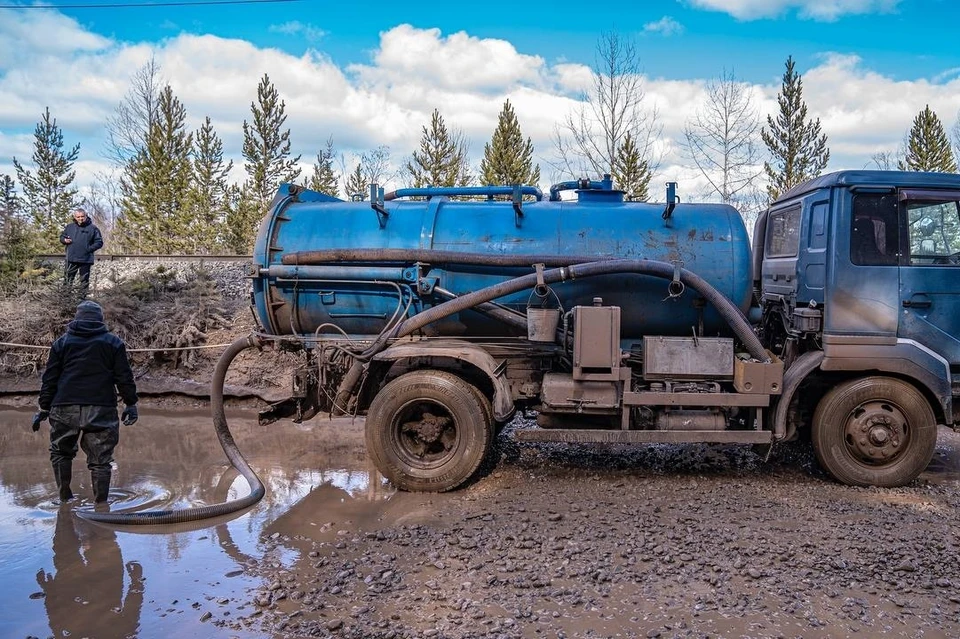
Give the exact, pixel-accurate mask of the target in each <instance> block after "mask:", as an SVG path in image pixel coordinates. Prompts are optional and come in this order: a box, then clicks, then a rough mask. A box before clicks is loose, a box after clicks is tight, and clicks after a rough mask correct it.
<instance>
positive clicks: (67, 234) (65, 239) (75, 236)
mask: <svg viewBox="0 0 960 639" xmlns="http://www.w3.org/2000/svg"><path fill="white" fill-rule="evenodd" d="M60 243H61V244H63V245H64V246H66V247H67V268H66V271H65V273H64V275H65V277H66V280H67V283H68V284H72V283H73V280H74V279H75V278H76V277H77V275H78V274H79V275H80V289H81V291H83V293H86V292H87V287H88V286H89V285H90V267H92V266H93V253H94V251H98V250H100V249H101V248H103V236H102V235H101V234H100V229H98V228H97V226H96V225H95V224H94V223H93V221H92V220H91V219H90V216H88V215H87V212H86V211H84V210H83V209H77V210H76V211H74V212H73V221H72V222H70V223H69V224H67V226H66V228H64V229H63V233H61V234H60Z"/></svg>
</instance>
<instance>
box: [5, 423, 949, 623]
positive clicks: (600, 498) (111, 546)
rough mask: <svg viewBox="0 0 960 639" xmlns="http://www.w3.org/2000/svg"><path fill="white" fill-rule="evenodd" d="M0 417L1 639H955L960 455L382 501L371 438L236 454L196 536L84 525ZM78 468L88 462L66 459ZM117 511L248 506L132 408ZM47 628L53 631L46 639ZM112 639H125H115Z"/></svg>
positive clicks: (594, 476) (944, 440)
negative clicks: (218, 517)
mask: <svg viewBox="0 0 960 639" xmlns="http://www.w3.org/2000/svg"><path fill="white" fill-rule="evenodd" d="M30 415H31V414H30V413H29V412H28V411H25V410H7V411H0V425H2V426H3V429H2V430H0V433H2V435H0V456H2V458H3V462H4V463H3V464H2V465H0V480H2V485H3V490H2V491H0V502H2V503H0V541H2V542H3V543H2V544H0V561H2V565H3V566H4V574H5V585H6V587H7V599H8V601H9V602H10V603H11V605H5V606H2V607H0V636H4V637H7V636H10V637H30V636H34V637H47V636H51V634H52V635H55V636H66V634H65V633H69V634H70V636H81V637H82V636H86V637H117V636H133V637H138V638H139V639H150V638H153V637H157V638H162V639H174V638H178V637H207V638H217V639H219V638H230V639H233V638H240V639H266V638H271V639H273V638H277V639H279V638H284V639H286V638H299V637H316V636H319V637H326V636H330V637H384V638H386V637H391V638H392V637H450V638H460V637H958V636H960V545H958V539H957V535H956V532H955V531H956V530H957V528H958V523H960V521H958V519H960V516H958V514H957V513H958V506H960V435H958V434H955V433H952V432H950V431H947V430H943V429H941V432H940V440H939V444H938V448H937V452H936V455H935V458H934V461H933V463H932V464H931V465H930V467H929V468H928V470H927V472H925V473H924V474H923V475H922V476H921V478H920V479H919V480H917V481H916V482H914V483H913V484H911V485H910V486H907V487H904V488H897V489H872V488H850V487H846V486H841V485H838V484H836V483H835V482H833V481H831V480H830V479H829V478H828V477H826V476H825V475H824V474H823V473H822V472H821V471H820V470H819V468H818V467H817V463H816V460H815V458H814V456H813V454H812V452H811V451H810V449H809V447H806V446H803V445H792V446H789V447H785V448H782V449H778V450H776V451H775V452H774V456H773V457H772V458H771V459H770V460H769V461H764V459H763V458H762V457H760V456H758V455H757V454H756V453H755V452H753V451H752V450H751V449H750V448H746V447H738V446H706V445H692V446H665V445H657V446H619V445H562V444H527V443H524V444H518V443H516V441H515V440H514V439H513V437H512V434H511V428H512V427H511V428H508V430H507V431H506V432H505V433H504V434H503V435H501V436H500V437H499V438H498V440H497V449H496V453H495V455H494V456H493V459H492V460H491V462H490V463H488V464H487V465H486V466H485V468H484V469H483V472H482V473H481V474H480V476H479V477H478V478H477V479H476V480H475V481H473V482H472V483H471V484H470V485H468V486H467V487H465V488H464V489H462V490H459V491H456V492H452V493H447V494H411V493H397V492H396V491H394V490H393V489H392V488H391V487H390V486H389V485H388V484H387V483H386V482H384V481H383V480H382V478H380V477H379V476H378V475H376V473H375V472H374V471H373V470H372V468H371V466H370V464H369V462H368V461H367V459H366V456H365V453H364V450H363V423H362V420H358V421H356V422H352V421H350V420H336V421H333V422H330V421H327V420H324V419H315V420H312V421H311V422H309V423H308V424H304V425H295V424H292V423H289V422H281V423H278V424H274V425H272V426H270V427H267V428H263V427H259V426H258V425H257V424H256V419H255V415H254V414H253V413H250V412H242V413H234V414H232V415H231V418H230V423H231V429H232V430H233V433H234V437H235V438H236V440H237V443H238V445H239V446H240V448H241V450H243V452H244V454H245V455H246V457H247V459H248V460H249V461H250V462H251V465H252V466H253V467H254V469H255V470H256V471H257V472H258V474H260V476H261V478H263V479H264V482H265V483H266V484H267V487H268V488H267V496H266V497H265V498H264V500H263V501H262V502H261V503H259V504H258V505H257V506H255V507H254V508H253V509H251V510H250V511H248V512H247V513H244V514H242V515H241V516H239V517H234V518H231V519H227V520H225V521H214V522H207V523H205V524H203V525H199V526H194V527H189V526H186V527H149V526H148V527H145V528H147V529H150V530H136V531H131V530H130V529H129V528H128V529H124V528H118V529H112V528H109V527H102V526H93V525H90V524H86V523H84V522H82V521H80V520H78V519H77V518H76V517H75V515H74V514H73V511H74V510H83V509H85V508H89V507H90V504H89V497H90V495H89V494H88V493H89V486H88V485H86V480H85V479H84V475H85V470H84V469H83V466H82V460H77V462H76V465H75V469H74V473H75V477H76V478H77V479H78V485H77V486H75V492H77V493H78V495H79V499H78V500H77V502H76V503H73V504H71V505H70V506H68V507H66V508H62V507H58V505H57V504H56V503H55V502H54V501H53V500H52V496H53V495H54V494H55V487H54V485H53V478H52V475H51V473H50V470H49V466H48V462H47V452H46V443H45V432H42V433H40V434H38V435H34V434H33V433H30V432H29V428H28V424H29V417H30ZM81 457H82V455H81ZM117 464H118V469H117V470H116V471H115V478H116V481H115V483H114V487H113V488H112V489H111V500H110V501H111V509H114V510H116V509H126V508H133V509H145V508H169V507H183V506H189V505H203V504H209V503H217V502H219V501H222V500H224V499H226V498H227V497H229V496H235V495H237V494H245V491H246V486H245V484H244V482H243V480H242V479H240V478H238V477H237V474H236V473H235V472H232V471H230V470H229V469H228V468H227V462H226V460H225V459H224V458H223V455H222V452H221V451H220V449H219V446H218V444H217V443H216V439H215V437H214V436H213V429H212V426H211V425H210V422H209V417H208V415H207V414H206V413H205V412H204V411H197V410H192V411H191V410H174V411H162V410H158V409H155V408H151V407H149V406H145V407H144V408H143V409H142V410H141V422H140V423H138V425H136V426H134V427H130V428H129V429H125V430H124V431H123V434H122V436H121V444H120V447H119V448H118V455H117ZM51 631H52V632H51ZM118 633H119V634H118Z"/></svg>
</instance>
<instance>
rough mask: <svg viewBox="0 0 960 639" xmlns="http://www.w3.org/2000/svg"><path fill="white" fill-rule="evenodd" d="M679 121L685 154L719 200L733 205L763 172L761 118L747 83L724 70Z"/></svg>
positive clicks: (707, 86) (708, 84)
mask: <svg viewBox="0 0 960 639" xmlns="http://www.w3.org/2000/svg"><path fill="white" fill-rule="evenodd" d="M706 92H707V95H706V99H705V101H704V103H703V104H702V105H701V106H700V108H699V109H698V110H697V112H696V114H695V115H694V116H693V117H692V118H691V119H690V120H689V121H688V122H687V123H686V125H684V128H683V135H684V145H683V146H684V153H685V155H686V156H687V157H688V158H689V159H690V160H692V161H693V163H694V164H695V165H696V167H697V170H698V171H700V174H701V175H703V177H704V178H705V179H706V180H707V182H708V183H709V184H710V191H711V195H713V194H716V195H717V196H718V197H719V198H720V201H721V202H723V203H724V204H736V203H737V202H738V201H739V200H740V199H741V198H740V196H741V195H745V194H747V193H748V192H749V191H750V190H751V187H752V186H753V184H754V183H755V181H756V179H757V178H758V177H759V176H760V174H761V173H762V172H763V161H762V158H761V152H760V146H759V144H758V142H759V135H758V133H759V128H760V118H759V116H758V113H757V109H756V106H755V105H754V103H753V100H752V99H751V95H750V87H749V86H748V85H746V84H744V83H743V82H738V81H737V79H736V77H735V76H734V74H733V73H732V72H730V73H728V72H726V71H724V72H723V73H722V74H721V75H720V77H719V78H718V79H716V80H711V81H709V82H708V83H707V85H706Z"/></svg>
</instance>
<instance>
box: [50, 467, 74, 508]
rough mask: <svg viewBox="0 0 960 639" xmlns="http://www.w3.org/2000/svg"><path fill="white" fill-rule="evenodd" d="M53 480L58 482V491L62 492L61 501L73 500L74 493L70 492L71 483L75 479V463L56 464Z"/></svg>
mask: <svg viewBox="0 0 960 639" xmlns="http://www.w3.org/2000/svg"><path fill="white" fill-rule="evenodd" d="M53 478H54V479H55V480H56V482H57V489H58V490H59V491H60V501H61V502H66V501H70V500H71V499H73V491H72V490H70V481H71V480H72V479H73V461H72V460H71V461H59V462H56V463H54V464H53Z"/></svg>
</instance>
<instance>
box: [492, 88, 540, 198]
mask: <svg viewBox="0 0 960 639" xmlns="http://www.w3.org/2000/svg"><path fill="white" fill-rule="evenodd" d="M480 174H481V179H482V180H483V183H484V184H493V185H512V184H537V183H538V182H539V181H540V165H539V164H537V165H536V166H534V164H533V142H532V141H531V140H530V138H529V137H528V138H527V140H526V142H524V140H523V134H522V133H521V132H520V123H519V121H518V120H517V114H516V113H515V112H514V110H513V106H512V105H511V104H510V100H507V101H506V102H504V103H503V109H502V110H501V111H500V116H499V118H498V120H497V128H496V129H495V130H494V132H493V138H491V140H490V142H488V143H487V144H485V145H484V147H483V159H482V160H481V161H480Z"/></svg>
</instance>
